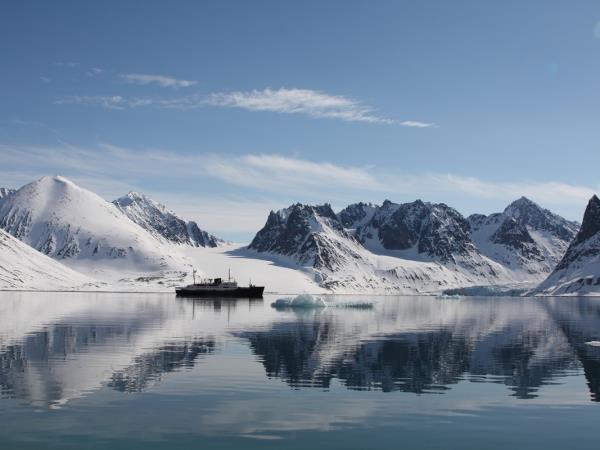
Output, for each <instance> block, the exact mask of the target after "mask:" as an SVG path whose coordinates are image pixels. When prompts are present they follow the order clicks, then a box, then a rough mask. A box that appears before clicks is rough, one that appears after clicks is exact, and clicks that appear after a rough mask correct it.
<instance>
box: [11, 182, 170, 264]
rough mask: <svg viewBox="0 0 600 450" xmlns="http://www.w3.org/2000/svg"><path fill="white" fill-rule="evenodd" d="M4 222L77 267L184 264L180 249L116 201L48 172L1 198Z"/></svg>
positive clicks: (46, 251) (19, 235) (25, 239)
mask: <svg viewBox="0 0 600 450" xmlns="http://www.w3.org/2000/svg"><path fill="white" fill-rule="evenodd" d="M0 228H3V229H4V230H6V231H7V232H9V233H10V234H12V235H13V236H15V237H16V238H18V239H20V240H21V241H23V242H25V243H26V244H29V245H30V246H31V247H33V248H34V249H36V250H38V251H40V252H42V253H44V254H46V255H48V256H51V257H53V258H55V259H59V260H61V261H62V262H64V263H65V264H67V265H71V266H76V268H77V269H78V270H82V269H86V267H87V266H86V264H89V266H90V267H92V268H94V269H97V268H100V267H103V268H106V269H108V270H113V271H119V270H135V271H140V272H150V271H158V270H165V269H169V268H173V267H181V261H180V259H179V258H178V255H173V252H172V251H171V250H170V249H169V248H168V247H166V244H163V243H161V242H159V241H158V240H156V239H155V238H154V237H153V236H152V235H150V234H149V233H148V232H147V231H146V230H144V229H143V228H142V227H140V226H139V225H137V224H136V223H134V222H132V221H131V220H130V219H129V218H128V217H127V216H125V215H124V214H123V213H122V212H121V211H120V210H119V209H118V208H117V207H116V206H115V205H113V204H112V203H110V202H107V201H105V200H104V199H102V198H101V197H99V196H98V195H96V194H94V193H93V192H90V191H88V190H85V189H82V188H81V187H79V186H77V185H75V184H74V183H73V182H71V181H69V180H67V179H65V178H63V177H60V176H55V177H43V178H41V179H39V180H37V181H34V182H32V183H30V184H27V185H25V186H23V187H22V188H20V189H19V190H18V191H16V192H15V193H14V194H12V195H10V196H8V197H6V198H5V199H4V200H3V201H2V203H0Z"/></svg>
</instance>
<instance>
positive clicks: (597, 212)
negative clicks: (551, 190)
mask: <svg viewBox="0 0 600 450" xmlns="http://www.w3.org/2000/svg"><path fill="white" fill-rule="evenodd" d="M534 292H535V293H537V294H545V295H582V294H588V295H589V294H595V295H600V199H598V197H596V196H595V195H594V196H593V197H592V198H591V199H590V201H589V202H588V205H587V208H586V210H585V213H584V215H583V222H582V223H581V228H580V229H579V232H578V233H577V236H576V237H575V239H574V240H573V242H572V243H571V245H570V246H569V248H568V249H567V252H566V253H565V255H564V257H563V258H562V260H561V261H560V262H559V263H558V265H557V266H556V268H555V270H554V272H552V274H551V275H550V276H549V277H548V278H547V279H546V280H544V281H543V282H542V283H541V284H540V285H539V286H538V287H537V288H536V289H535V291H534Z"/></svg>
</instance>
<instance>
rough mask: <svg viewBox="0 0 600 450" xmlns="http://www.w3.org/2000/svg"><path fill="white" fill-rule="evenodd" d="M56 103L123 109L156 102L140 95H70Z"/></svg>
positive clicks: (57, 100)
mask: <svg viewBox="0 0 600 450" xmlns="http://www.w3.org/2000/svg"><path fill="white" fill-rule="evenodd" d="M55 103H56V104H57V105H64V104H70V103H75V104H79V105H89V106H99V107H102V108H107V109H118V110H123V109H132V108H140V107H142V106H150V105H152V104H153V103H154V100H152V99H150V98H140V97H123V96H121V95H69V96H65V97H61V98H58V99H56V100H55Z"/></svg>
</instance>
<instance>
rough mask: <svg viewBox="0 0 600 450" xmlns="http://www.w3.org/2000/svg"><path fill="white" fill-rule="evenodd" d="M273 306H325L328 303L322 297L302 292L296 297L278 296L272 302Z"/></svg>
mask: <svg viewBox="0 0 600 450" xmlns="http://www.w3.org/2000/svg"><path fill="white" fill-rule="evenodd" d="M271 306H272V307H273V308H325V307H326V306H327V303H325V300H323V299H322V298H321V297H317V296H314V295H310V294H301V295H297V296H296V297H294V298H290V297H287V298H278V299H277V300H276V301H275V302H273V303H271Z"/></svg>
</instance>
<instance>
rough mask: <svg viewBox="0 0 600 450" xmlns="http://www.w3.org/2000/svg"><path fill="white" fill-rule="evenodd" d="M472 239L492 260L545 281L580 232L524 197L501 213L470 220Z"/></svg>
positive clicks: (474, 215)
mask: <svg viewBox="0 0 600 450" xmlns="http://www.w3.org/2000/svg"><path fill="white" fill-rule="evenodd" d="M468 221H469V224H470V227H471V239H472V240H473V242H474V243H475V245H476V246H477V248H478V249H479V251H480V252H481V253H482V254H484V255H485V256H487V257H488V258H490V259H492V260H494V261H496V262H498V263H500V264H502V265H503V266H506V267H507V268H509V269H511V270H513V271H520V272H524V273H525V274H527V275H529V276H530V277H531V278H532V279H537V280H541V279H543V278H545V277H546V276H547V275H548V274H549V273H550V272H552V270H553V269H554V267H555V266H556V265H557V264H558V262H559V261H560V259H561V258H562V256H563V255H564V254H565V251H566V250H567V247H568V246H569V244H570V243H571V241H572V240H573V239H574V237H575V235H576V234H577V230H578V229H579V224H578V223H577V222H571V221H568V220H566V219H564V218H562V217H560V216H558V215H556V214H554V213H552V212H551V211H549V210H547V209H544V208H542V207H540V206H539V205H537V204H536V203H534V202H532V201H531V200H529V199H527V198H525V197H521V198H520V199H518V200H516V201H514V202H513V203H511V204H510V205H508V206H507V207H506V209H505V210H504V211H503V212H501V213H495V214H490V215H489V216H484V215H482V214H473V215H471V216H469V217H468Z"/></svg>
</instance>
